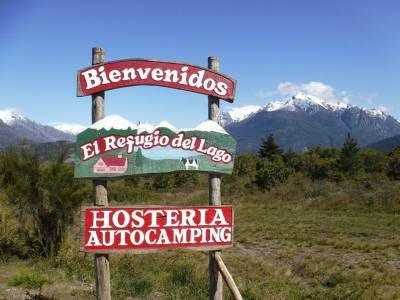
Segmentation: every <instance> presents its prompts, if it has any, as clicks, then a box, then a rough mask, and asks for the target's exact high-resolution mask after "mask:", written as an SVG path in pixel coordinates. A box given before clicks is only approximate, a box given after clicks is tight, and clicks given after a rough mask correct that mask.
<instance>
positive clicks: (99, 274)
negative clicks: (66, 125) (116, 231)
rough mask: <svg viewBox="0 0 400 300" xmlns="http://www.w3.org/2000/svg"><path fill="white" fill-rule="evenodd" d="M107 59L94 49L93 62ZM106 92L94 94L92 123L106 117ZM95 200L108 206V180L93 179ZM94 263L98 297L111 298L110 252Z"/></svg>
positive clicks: (97, 204)
mask: <svg viewBox="0 0 400 300" xmlns="http://www.w3.org/2000/svg"><path fill="white" fill-rule="evenodd" d="M104 61H105V51H104V49H102V48H93V49H92V64H93V65H96V64H101V63H104ZM104 97H105V96H104V92H100V93H97V94H93V95H92V123H95V122H97V121H99V120H101V119H103V118H104V117H105V111H104ZM93 198H94V199H93V202H94V205H96V206H108V198H107V181H105V180H93ZM94 265H95V271H96V299H98V300H111V285H110V263H109V260H108V254H103V253H101V254H95V255H94Z"/></svg>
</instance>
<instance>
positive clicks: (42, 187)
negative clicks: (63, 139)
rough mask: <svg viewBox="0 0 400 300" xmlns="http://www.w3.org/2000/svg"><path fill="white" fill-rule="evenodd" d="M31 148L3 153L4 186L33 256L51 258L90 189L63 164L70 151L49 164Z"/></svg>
mask: <svg viewBox="0 0 400 300" xmlns="http://www.w3.org/2000/svg"><path fill="white" fill-rule="evenodd" d="M31 149H32V148H31V146H29V145H22V146H20V147H19V148H15V147H14V148H9V149H8V150H6V151H4V152H2V153H1V155H0V174H2V175H3V176H2V177H1V185H2V187H3V189H4V191H5V194H6V202H7V203H8V205H10V206H11V207H12V208H13V211H14V214H15V217H16V218H17V219H18V220H20V222H19V231H20V232H21V236H22V237H23V238H25V240H26V243H28V245H29V248H30V249H31V251H32V253H31V254H33V255H35V256H36V255H41V256H52V255H55V254H57V252H58V250H59V249H60V245H61V242H62V241H63V236H64V232H65V230H66V228H67V227H68V226H69V225H70V224H72V222H73V218H74V216H75V213H76V211H77V208H78V207H79V206H80V205H81V203H82V201H83V200H84V199H87V198H88V196H89V189H88V188H87V186H85V185H84V183H83V182H82V181H78V180H74V172H73V167H72V166H71V165H67V164H65V163H64V161H65V159H66V158H67V149H64V150H63V151H62V152H61V154H59V155H57V156H54V157H53V158H52V159H51V160H50V161H49V162H46V163H44V162H41V161H40V159H39V154H38V153H37V152H35V151H34V150H31Z"/></svg>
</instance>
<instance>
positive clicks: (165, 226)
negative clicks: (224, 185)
mask: <svg viewBox="0 0 400 300" xmlns="http://www.w3.org/2000/svg"><path fill="white" fill-rule="evenodd" d="M232 243H233V208H232V206H225V205H223V206H199V207H154V206H152V207H86V208H83V209H82V216H81V250H82V251H86V252H95V253H111V252H113V253H115V252H121V253H123V252H131V253H150V252H155V251H159V250H166V249H169V248H187V249H194V250H216V249H222V248H226V247H231V246H232Z"/></svg>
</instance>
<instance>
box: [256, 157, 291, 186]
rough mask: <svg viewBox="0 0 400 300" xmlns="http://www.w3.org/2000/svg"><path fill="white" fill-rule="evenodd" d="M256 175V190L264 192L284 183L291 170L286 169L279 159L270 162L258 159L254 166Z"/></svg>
mask: <svg viewBox="0 0 400 300" xmlns="http://www.w3.org/2000/svg"><path fill="white" fill-rule="evenodd" d="M256 169H257V173H256V176H255V180H254V183H255V184H256V185H257V186H258V188H259V189H260V190H261V191H263V192H265V191H269V190H270V189H271V187H273V186H275V185H278V184H279V183H283V182H286V181H287V179H288V177H289V175H290V174H291V173H292V170H291V169H289V168H287V167H286V166H285V165H284V163H283V161H282V160H281V159H278V160H276V161H270V160H268V159H263V158H261V159H259V160H258V162H257V165H256Z"/></svg>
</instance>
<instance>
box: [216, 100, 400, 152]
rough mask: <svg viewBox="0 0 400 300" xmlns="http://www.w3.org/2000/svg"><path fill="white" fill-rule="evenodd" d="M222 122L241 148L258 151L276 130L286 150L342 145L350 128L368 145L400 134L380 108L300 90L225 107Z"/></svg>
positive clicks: (394, 122) (397, 123)
mask: <svg viewBox="0 0 400 300" xmlns="http://www.w3.org/2000/svg"><path fill="white" fill-rule="evenodd" d="M221 123H222V124H223V126H224V127H225V129H226V131H227V132H228V133H230V134H231V135H232V136H233V137H234V138H235V139H236V141H237V143H238V152H239V153H241V152H256V151H257V150H258V147H259V145H260V142H261V140H262V139H263V138H264V137H265V136H267V135H268V134H273V135H274V137H275V140H276V142H277V143H278V144H279V145H280V146H281V147H282V148H283V149H285V150H288V149H289V148H290V149H292V150H295V151H298V152H303V151H307V150H308V149H311V148H313V147H315V146H322V147H341V146H342V144H343V142H344V140H345V138H346V135H347V133H348V132H350V134H351V135H352V136H353V137H355V138H356V139H357V140H358V143H359V145H360V146H366V145H369V144H371V143H374V142H377V141H379V140H382V139H385V138H389V137H393V136H396V135H400V122H399V121H397V120H396V119H395V118H393V117H392V116H390V115H388V114H386V113H384V112H383V111H380V110H377V109H365V108H360V107H358V106H355V105H349V104H346V103H341V102H337V103H332V102H329V101H326V100H324V99H321V98H318V97H315V96H312V95H307V94H304V93H298V94H297V95H295V96H292V97H290V98H289V99H286V100H283V101H275V102H270V103H268V104H267V105H266V106H254V105H253V106H245V107H241V108H234V109H231V110H228V111H225V112H223V113H222V114H221Z"/></svg>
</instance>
